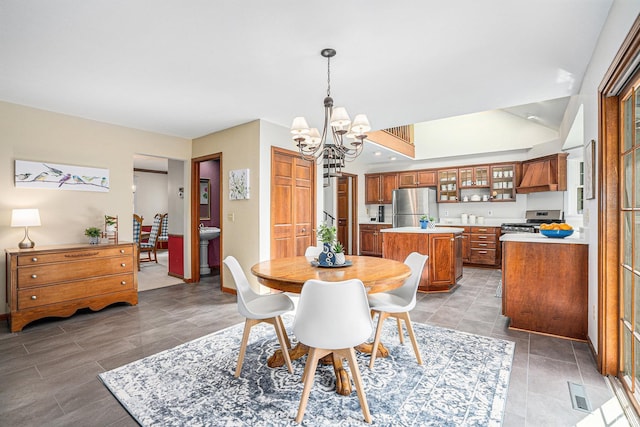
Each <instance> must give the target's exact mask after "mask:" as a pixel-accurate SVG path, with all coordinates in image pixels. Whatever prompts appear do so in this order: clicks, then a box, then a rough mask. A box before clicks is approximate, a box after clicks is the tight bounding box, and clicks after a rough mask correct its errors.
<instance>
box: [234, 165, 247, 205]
mask: <svg viewBox="0 0 640 427" xmlns="http://www.w3.org/2000/svg"><path fill="white" fill-rule="evenodd" d="M248 198H249V169H236V170H231V171H229V200H243V199H248Z"/></svg>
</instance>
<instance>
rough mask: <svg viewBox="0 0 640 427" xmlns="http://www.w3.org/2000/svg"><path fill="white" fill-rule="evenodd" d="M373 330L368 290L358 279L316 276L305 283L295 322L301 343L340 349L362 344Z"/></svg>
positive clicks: (296, 334)
mask: <svg viewBox="0 0 640 427" xmlns="http://www.w3.org/2000/svg"><path fill="white" fill-rule="evenodd" d="M372 331H373V325H372V323H371V314H370V311H369V303H368V301H367V291H366V290H365V289H364V285H363V284H362V281H360V280H359V279H351V280H345V281H342V282H323V281H321V280H315V279H313V280H307V281H306V282H305V284H304V285H303V286H302V292H301V293H300V301H299V302H298V308H297V309H296V315H295V319H294V322H293V333H294V334H295V336H296V338H298V340H299V341H300V342H301V343H303V344H306V345H308V346H311V347H316V348H325V349H335V350H338V349H343V348H349V347H353V346H356V345H358V344H362V343H363V342H365V341H366V340H367V338H369V336H370V335H371V332H372Z"/></svg>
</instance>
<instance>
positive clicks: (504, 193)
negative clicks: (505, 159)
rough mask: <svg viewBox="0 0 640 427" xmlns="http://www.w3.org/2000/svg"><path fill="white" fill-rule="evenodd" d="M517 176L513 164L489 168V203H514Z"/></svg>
mask: <svg viewBox="0 0 640 427" xmlns="http://www.w3.org/2000/svg"><path fill="white" fill-rule="evenodd" d="M518 175H519V170H518V169H517V168H516V165H515V164H504V165H496V166H491V173H490V177H491V201H494V202H514V201H515V200H516V184H517V182H518V181H517V180H518V178H519V177H518Z"/></svg>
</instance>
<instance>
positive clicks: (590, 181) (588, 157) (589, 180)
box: [584, 139, 596, 199]
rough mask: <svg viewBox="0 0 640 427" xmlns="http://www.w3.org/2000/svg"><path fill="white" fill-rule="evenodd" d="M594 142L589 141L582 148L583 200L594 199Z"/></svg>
mask: <svg viewBox="0 0 640 427" xmlns="http://www.w3.org/2000/svg"><path fill="white" fill-rule="evenodd" d="M595 168H596V141H595V140H593V139H592V140H591V141H589V142H588V143H587V145H586V146H585V148H584V198H585V199H593V198H595V197H596V196H595V173H596V171H595Z"/></svg>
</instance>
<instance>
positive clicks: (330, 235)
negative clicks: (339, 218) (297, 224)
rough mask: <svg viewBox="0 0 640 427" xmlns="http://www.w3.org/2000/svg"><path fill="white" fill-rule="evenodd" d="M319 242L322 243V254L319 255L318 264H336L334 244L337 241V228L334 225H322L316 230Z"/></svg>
mask: <svg viewBox="0 0 640 427" xmlns="http://www.w3.org/2000/svg"><path fill="white" fill-rule="evenodd" d="M316 234H317V236H318V240H320V241H321V242H322V246H323V248H322V252H321V253H320V255H318V264H320V265H324V266H327V265H333V264H335V253H334V252H333V247H332V245H333V242H334V241H335V240H336V227H335V226H334V225H331V226H329V225H327V224H324V223H322V224H320V225H319V226H318V228H317V230H316Z"/></svg>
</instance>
